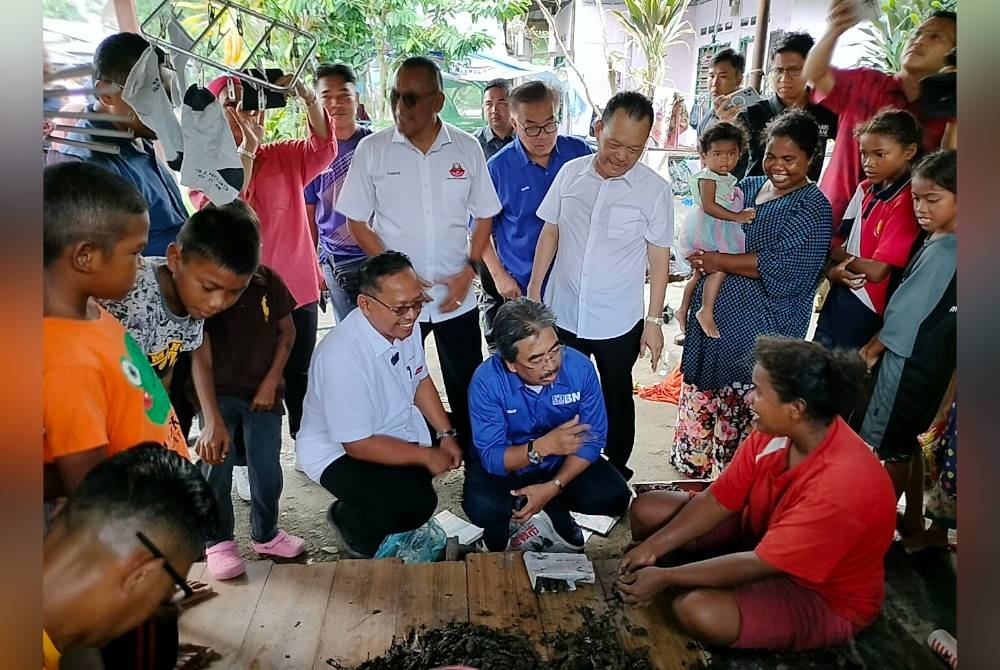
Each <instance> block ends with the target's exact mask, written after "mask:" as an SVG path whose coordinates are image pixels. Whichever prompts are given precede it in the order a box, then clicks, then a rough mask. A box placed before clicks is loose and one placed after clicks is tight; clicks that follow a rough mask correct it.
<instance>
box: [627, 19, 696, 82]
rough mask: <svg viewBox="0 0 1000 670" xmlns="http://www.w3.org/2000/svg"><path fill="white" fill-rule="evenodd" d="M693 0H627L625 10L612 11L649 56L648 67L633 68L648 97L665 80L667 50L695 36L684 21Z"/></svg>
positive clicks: (632, 38)
mask: <svg viewBox="0 0 1000 670" xmlns="http://www.w3.org/2000/svg"><path fill="white" fill-rule="evenodd" d="M690 1H691V0H624V2H625V11H621V10H614V11H612V12H611V14H612V15H613V16H614V17H615V19H616V20H617V21H618V23H619V24H620V25H621V27H622V29H623V30H624V31H625V32H626V33H627V34H628V36H629V39H630V41H631V42H632V43H633V44H634V45H635V46H636V47H638V48H639V49H640V50H641V51H642V53H643V55H644V56H645V57H646V67H645V68H632V71H631V74H632V76H633V77H635V76H636V75H639V78H640V79H641V80H642V83H643V86H642V87H643V90H644V91H645V93H646V95H648V96H649V97H652V96H653V91H654V90H655V89H656V87H657V86H659V85H660V83H661V82H662V80H663V73H664V69H665V64H664V57H665V56H666V53H667V49H668V48H669V47H671V46H672V45H674V44H677V43H679V42H681V41H682V39H681V38H683V37H684V36H685V35H688V34H694V30H693V29H692V28H691V24H690V23H688V22H687V21H685V20H684V13H685V12H686V11H687V8H688V5H689V4H690Z"/></svg>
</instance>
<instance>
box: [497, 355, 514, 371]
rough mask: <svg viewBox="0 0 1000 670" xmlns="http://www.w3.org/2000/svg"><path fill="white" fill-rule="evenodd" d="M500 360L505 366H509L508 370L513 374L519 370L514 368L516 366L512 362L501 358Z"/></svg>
mask: <svg viewBox="0 0 1000 670" xmlns="http://www.w3.org/2000/svg"><path fill="white" fill-rule="evenodd" d="M500 360H502V361H503V364H504V365H506V366H507V369H508V370H510V371H511V372H514V373H516V372H517V370H516V369H515V368H514V364H513V363H511V362H510V361H508V360H507V359H505V358H501V359H500Z"/></svg>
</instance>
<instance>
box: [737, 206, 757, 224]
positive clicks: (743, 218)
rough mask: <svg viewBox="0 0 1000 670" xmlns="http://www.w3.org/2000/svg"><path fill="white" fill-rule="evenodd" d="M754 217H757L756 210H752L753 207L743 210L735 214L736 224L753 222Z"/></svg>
mask: <svg viewBox="0 0 1000 670" xmlns="http://www.w3.org/2000/svg"><path fill="white" fill-rule="evenodd" d="M756 216H757V210H756V209H754V208H753V207H748V208H747V209H744V210H743V211H742V212H737V213H736V223H742V224H747V223H750V222H751V221H753V220H754V218H755V217H756Z"/></svg>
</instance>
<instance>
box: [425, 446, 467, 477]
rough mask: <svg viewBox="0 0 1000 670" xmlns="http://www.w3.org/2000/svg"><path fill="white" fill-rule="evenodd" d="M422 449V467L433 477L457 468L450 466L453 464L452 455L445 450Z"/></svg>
mask: <svg viewBox="0 0 1000 670" xmlns="http://www.w3.org/2000/svg"><path fill="white" fill-rule="evenodd" d="M423 449H424V466H425V467H426V468H427V469H428V470H429V471H430V473H431V474H432V475H434V476H435V477H437V476H438V475H443V474H444V473H446V472H448V471H449V470H454V469H455V468H456V467H458V466H457V465H452V463H453V462H454V457H453V454H451V453H450V452H448V451H447V450H446V449H444V448H442V447H423Z"/></svg>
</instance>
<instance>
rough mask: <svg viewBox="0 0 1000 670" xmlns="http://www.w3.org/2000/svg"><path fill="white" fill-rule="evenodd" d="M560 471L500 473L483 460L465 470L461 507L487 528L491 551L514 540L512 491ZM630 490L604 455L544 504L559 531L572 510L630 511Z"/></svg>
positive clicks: (608, 513)
mask: <svg viewBox="0 0 1000 670" xmlns="http://www.w3.org/2000/svg"><path fill="white" fill-rule="evenodd" d="M554 476H555V472H553V471H550V470H540V469H536V470H531V471H529V472H527V473H525V474H523V475H508V476H506V477H497V476H495V475H491V474H489V473H488V472H486V470H484V469H483V466H482V465H481V464H480V463H479V462H478V461H476V462H473V463H469V464H468V465H466V468H465V487H464V489H463V491H462V509H463V510H465V513H466V514H467V515H468V517H469V521H471V522H472V523H474V524H476V525H477V526H479V527H481V528H483V531H484V532H483V540H484V541H485V542H486V547H487V548H488V549H489V550H490V551H503V550H504V549H505V548H506V547H507V542H508V540H509V538H510V517H511V516H512V514H513V506H514V496H512V495H511V494H510V492H511V491H513V490H515V489H519V488H521V487H523V486H529V485H531V484H539V483H541V482H547V481H550V480H551V479H552V478H553V477H554ZM629 498H630V494H629V490H628V486H627V485H626V484H625V479H624V478H622V476H621V474H619V472H618V470H616V469H615V468H614V467H613V466H612V465H611V464H610V463H608V462H607V461H606V460H604V459H603V458H600V459H598V460H596V461H594V462H593V463H591V464H590V466H589V467H588V468H587V469H586V470H584V471H583V472H581V473H580V475H579V476H578V477H577V478H576V479H574V480H573V481H571V482H570V483H568V484H567V485H566V490H565V491H563V492H562V493H560V494H559V495H557V496H556V497H555V498H553V499H552V500H551V501H550V502H549V504H548V505H546V506H545V512H546V513H547V514H548V515H549V517H550V518H551V519H552V524H553V526H555V527H556V529H557V530H558V529H559V528H560V527H563V528H564V527H565V526H566V524H570V523H572V521H571V518H570V516H569V513H570V512H582V513H583V514H600V515H604V516H621V515H623V514H625V512H626V511H627V510H628V503H629Z"/></svg>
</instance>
